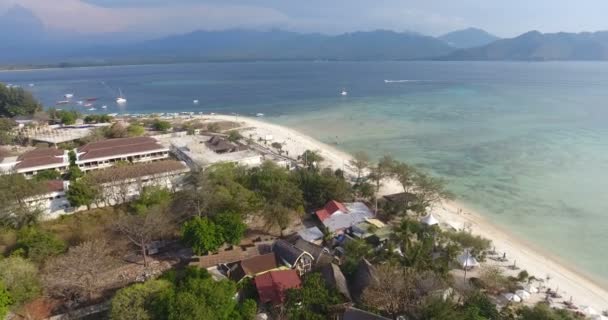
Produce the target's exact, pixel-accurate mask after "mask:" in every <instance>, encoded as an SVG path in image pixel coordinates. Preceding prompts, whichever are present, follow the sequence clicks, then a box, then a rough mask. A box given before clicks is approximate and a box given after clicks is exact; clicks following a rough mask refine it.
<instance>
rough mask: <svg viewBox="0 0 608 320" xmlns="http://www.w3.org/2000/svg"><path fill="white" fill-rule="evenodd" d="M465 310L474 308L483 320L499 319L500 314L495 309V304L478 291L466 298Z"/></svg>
mask: <svg viewBox="0 0 608 320" xmlns="http://www.w3.org/2000/svg"><path fill="white" fill-rule="evenodd" d="M464 307H465V308H476V309H477V310H478V312H479V315H480V316H482V317H484V318H485V319H500V313H499V312H498V310H497V309H496V304H495V303H494V302H492V300H490V298H489V297H488V296H487V295H486V294H484V293H482V292H479V291H475V292H473V293H472V294H469V295H468V296H467V297H466V300H465V302H464Z"/></svg>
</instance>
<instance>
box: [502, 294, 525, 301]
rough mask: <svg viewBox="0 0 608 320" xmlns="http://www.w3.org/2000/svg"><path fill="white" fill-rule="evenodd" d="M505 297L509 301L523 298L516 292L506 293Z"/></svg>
mask: <svg viewBox="0 0 608 320" xmlns="http://www.w3.org/2000/svg"><path fill="white" fill-rule="evenodd" d="M503 297H505V299H507V301H509V302H521V298H520V297H519V296H518V295H516V294H514V293H505V294H504V295H503Z"/></svg>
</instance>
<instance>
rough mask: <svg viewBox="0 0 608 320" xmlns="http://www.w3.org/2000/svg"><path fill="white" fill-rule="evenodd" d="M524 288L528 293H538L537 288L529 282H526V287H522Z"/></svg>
mask: <svg viewBox="0 0 608 320" xmlns="http://www.w3.org/2000/svg"><path fill="white" fill-rule="evenodd" d="M524 289H525V290H526V291H528V292H530V293H538V288H537V287H535V286H533V285H531V284H527V285H526V287H524Z"/></svg>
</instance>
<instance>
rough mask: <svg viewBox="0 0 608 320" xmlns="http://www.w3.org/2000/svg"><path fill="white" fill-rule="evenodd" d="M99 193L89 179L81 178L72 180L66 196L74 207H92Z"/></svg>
mask: <svg viewBox="0 0 608 320" xmlns="http://www.w3.org/2000/svg"><path fill="white" fill-rule="evenodd" d="M98 193H99V190H97V188H96V186H95V185H94V184H93V183H92V182H91V181H89V179H84V178H83V179H79V180H76V181H72V182H71V183H70V187H69V189H68V191H67V193H66V197H67V199H68V201H69V202H70V205H71V206H72V207H75V208H78V207H81V206H87V209H89V210H90V209H91V204H93V202H94V201H95V199H96V198H97V196H98Z"/></svg>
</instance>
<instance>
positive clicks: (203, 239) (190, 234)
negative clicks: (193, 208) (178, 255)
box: [182, 217, 224, 255]
mask: <svg viewBox="0 0 608 320" xmlns="http://www.w3.org/2000/svg"><path fill="white" fill-rule="evenodd" d="M182 240H183V241H184V243H185V244H186V245H188V246H190V247H192V250H193V251H194V253H196V254H198V255H201V254H205V253H208V252H209V251H215V250H217V249H218V248H219V247H220V246H221V245H222V244H223V243H224V238H223V237H222V231H221V230H220V228H218V227H217V226H216V225H215V223H213V221H210V220H209V219H207V218H205V217H203V218H201V217H194V218H193V219H192V220H190V221H188V222H186V223H184V225H183V227H182Z"/></svg>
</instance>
